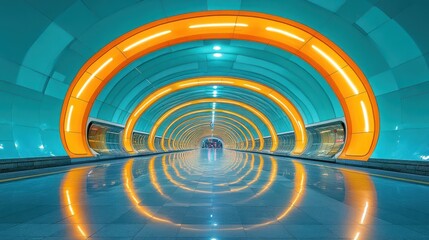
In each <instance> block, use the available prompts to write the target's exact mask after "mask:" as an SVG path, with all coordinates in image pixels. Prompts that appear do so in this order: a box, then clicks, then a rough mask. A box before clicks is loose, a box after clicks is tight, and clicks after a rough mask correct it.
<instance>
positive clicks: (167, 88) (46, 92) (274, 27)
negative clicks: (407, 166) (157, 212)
mask: <svg viewBox="0 0 429 240" xmlns="http://www.w3.org/2000/svg"><path fill="white" fill-rule="evenodd" d="M425 4H426V3H425V2H423V1H417V2H413V1H396V2H395V3H390V2H389V1H376V2H375V3H372V2H371V1H368V2H366V1H359V2H356V1H350V2H349V1H327V2H326V3H323V2H321V1H308V2H307V1H290V2H288V3H285V2H282V1H272V2H270V4H264V3H262V2H257V1H192V2H187V3H183V2H180V3H179V2H176V1H120V2H116V1H114V2H112V3H109V4H102V3H101V2H97V1H83V2H81V1H76V2H75V1H59V2H52V3H49V4H48V3H43V4H39V3H36V2H32V1H16V2H10V1H7V2H3V3H2V11H3V12H2V22H3V23H4V24H3V26H2V30H3V32H5V33H7V34H5V35H4V36H3V37H2V40H1V41H2V44H1V48H2V49H1V53H2V55H1V68H2V73H3V74H2V79H1V84H2V87H1V92H2V94H1V97H2V102H3V104H2V109H3V110H2V111H1V113H2V115H3V117H2V123H1V124H2V125H1V129H2V134H1V136H2V139H1V142H0V146H1V149H0V157H1V158H2V159H20V158H41V157H42V158H45V157H47V158H49V157H53V156H56V157H58V156H60V157H61V156H69V157H71V158H81V157H91V156H96V155H97V154H111V153H112V154H113V153H114V154H127V153H136V152H148V151H150V152H159V151H169V150H176V148H175V147H172V146H171V145H172V144H171V142H174V141H178V139H181V140H180V141H182V143H178V142H177V143H176V144H173V145H174V146H176V145H177V146H178V147H177V149H180V148H183V149H189V148H194V147H195V146H197V145H199V143H198V144H197V142H198V141H199V139H201V138H203V137H205V136H206V135H207V134H209V135H210V134H211V133H210V131H206V130H211V129H210V122H211V120H210V118H211V116H212V113H211V112H210V111H207V112H204V111H201V110H208V109H212V110H213V111H212V112H215V115H216V117H215V123H214V129H213V131H214V132H216V130H217V127H219V129H218V131H217V132H216V134H217V135H219V137H221V138H223V139H225V142H226V143H227V144H226V146H225V147H228V148H231V149H234V148H237V149H241V150H252V151H266V152H271V153H284V154H287V155H292V156H307V157H328V158H331V157H334V158H339V159H348V160H363V161H367V160H368V159H386V160H413V161H424V160H426V159H427V156H428V155H429V153H428V151H429V150H428V145H427V141H425V140H424V139H426V137H427V131H428V130H427V124H426V123H427V119H426V117H425V115H427V114H426V112H427V106H428V105H427V104H422V103H423V102H425V100H426V97H427V88H428V87H427V86H426V82H427V80H428V78H427V76H428V69H427V64H426V59H425V56H426V55H425V54H426V52H427V45H428V44H427V42H428V41H427V34H426V33H425V31H421V30H420V28H419V27H418V24H415V23H416V22H421V21H423V20H424V19H425V18H426V16H425V14H424V11H423V10H422V9H426V7H427V6H425ZM30 23H31V24H30ZM214 88H216V89H214ZM214 93H216V94H214ZM201 99H205V100H204V101H202V100H201ZM221 99H225V100H230V101H235V103H236V104H232V102H227V101H225V102H218V101H221ZM196 100H199V102H198V101H196ZM213 103H216V107H214V105H213ZM181 104H184V106H185V105H186V106H185V107H183V108H181V109H177V111H174V112H172V113H171V114H170V115H169V116H166V117H165V119H161V117H162V116H164V115H163V114H165V113H166V112H168V111H169V110H171V109H172V108H173V107H176V106H179V105H181ZM244 104H248V105H252V106H253V107H254V108H256V109H257V110H259V112H258V113H256V112H253V111H252V110H251V109H250V108H246V107H244ZM221 110H222V111H221ZM226 111H228V112H226ZM190 112H194V114H193V115H188V116H187V117H184V118H181V119H180V120H178V121H176V122H175V123H174V124H172V126H171V127H170V128H168V129H167V127H168V126H169V125H170V124H171V123H172V122H173V121H174V120H175V119H177V117H178V116H181V115H183V114H185V113H190ZM231 113H234V114H239V115H231ZM197 116H201V118H195V117H197ZM203 116H206V118H204V117H203ZM218 116H219V117H221V116H224V117H229V118H223V120H224V121H225V122H224V124H225V125H227V126H228V127H229V128H226V129H229V130H221V129H220V127H221V126H222V125H220V124H216V122H217V120H218ZM242 117H244V118H245V119H248V120H249V121H245V120H244V118H242ZM190 118H193V120H189V119H190ZM220 119H221V118H219V120H220ZM232 119H235V120H237V121H239V122H240V124H238V123H237V122H235V121H233V120H232ZM185 121H192V124H193V125H198V124H202V123H206V125H205V126H206V127H201V128H195V130H194V131H191V132H186V133H185V132H184V131H181V132H180V133H178V135H177V136H176V134H173V135H171V134H170V133H171V132H172V131H173V129H174V128H175V127H176V126H178V125H180V124H181V123H182V122H185ZM190 123H191V122H190ZM219 123H221V122H219ZM93 124H95V125H96V124H101V125H102V127H101V128H96V127H95V126H94V129H97V130H93V131H91V130H89V129H90V127H91V126H92V125H93ZM330 124H331V125H332V126H329V125H330ZM252 125H255V126H256V127H255V126H252ZM181 126H185V127H186V125H181ZM319 126H320V127H319ZM324 127H328V130H326V129H325V128H324ZM179 128H180V127H179ZM231 128H233V129H235V130H232V129H231ZM246 128H247V129H246ZM112 129H116V130H112ZM121 129H123V130H121ZM124 130H125V131H124ZM164 131H167V132H164ZM234 131H235V132H234ZM337 131H341V132H342V134H336V133H337ZM177 132H179V131H177ZM249 132H250V133H249ZM92 134H94V135H92ZM181 134H188V135H187V136H186V135H184V136H181ZM170 135H171V139H168V138H170ZM227 135H228V137H227ZM334 135H335V136H334ZM227 139H228V140H227ZM251 139H253V141H252V140H251ZM165 141H167V142H169V143H170V145H169V146H168V147H166V146H165V144H162V143H164V142H165ZM316 145H317V147H316ZM336 145H339V146H336ZM179 146H180V147H179ZM246 146H247V147H246ZM331 150H332V151H331Z"/></svg>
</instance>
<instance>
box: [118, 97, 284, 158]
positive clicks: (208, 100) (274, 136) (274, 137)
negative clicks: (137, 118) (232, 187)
mask: <svg viewBox="0 0 429 240" xmlns="http://www.w3.org/2000/svg"><path fill="white" fill-rule="evenodd" d="M200 103H226V104H232V105H236V106H239V107H242V108H244V109H246V110H248V111H250V112H252V113H253V114H255V115H256V116H258V118H259V119H261V121H262V122H263V123H264V124H265V125H266V126H267V127H268V131H269V132H270V136H271V141H272V145H271V149H270V150H271V151H272V152H275V151H276V149H277V146H278V137H277V133H276V130H275V128H274V126H273V124H272V123H271V121H270V120H269V119H268V117H267V116H265V115H264V114H263V113H262V112H261V111H259V110H258V109H256V108H254V107H252V106H250V105H248V104H245V103H243V102H239V101H236V100H231V99H225V98H202V99H197V100H192V101H189V102H185V103H182V104H180V105H177V106H175V107H173V108H170V109H169V110H168V111H167V112H165V113H164V114H163V115H162V116H161V117H160V118H158V120H157V121H156V122H155V124H154V125H153V127H152V129H151V131H150V133H149V137H148V140H147V141H148V148H149V150H151V151H154V150H155V147H154V140H155V134H156V132H157V130H158V128H159V126H160V125H161V123H162V122H163V121H164V120H165V119H167V118H168V117H169V116H170V115H171V114H172V113H174V112H175V111H177V110H179V109H182V108H184V107H187V106H191V105H195V104H200ZM125 131H126V130H124V132H125ZM124 147H125V150H126V151H128V152H129V153H133V152H134V151H135V150H134V149H133V146H132V145H124ZM127 147H128V148H127Z"/></svg>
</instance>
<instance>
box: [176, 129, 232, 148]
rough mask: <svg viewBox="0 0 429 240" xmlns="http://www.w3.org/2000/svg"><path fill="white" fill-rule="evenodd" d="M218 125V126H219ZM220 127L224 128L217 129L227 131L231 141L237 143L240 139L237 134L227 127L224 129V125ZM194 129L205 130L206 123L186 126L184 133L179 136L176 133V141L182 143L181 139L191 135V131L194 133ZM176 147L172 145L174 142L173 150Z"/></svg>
mask: <svg viewBox="0 0 429 240" xmlns="http://www.w3.org/2000/svg"><path fill="white" fill-rule="evenodd" d="M219 125H220V124H219ZM221 126H224V127H222V128H219V129H221V130H225V129H227V130H228V131H229V133H230V135H231V136H232V137H233V139H234V141H238V139H240V136H239V134H238V133H237V132H235V131H234V130H232V129H231V128H228V127H226V126H225V125H223V124H222V125H221ZM196 127H203V128H204V127H205V128H207V123H201V124H193V123H190V124H188V125H187V126H186V127H185V131H184V132H183V133H182V134H180V133H178V134H179V137H178V139H177V141H178V142H183V138H184V137H185V136H186V135H187V134H188V133H191V132H193V131H195V129H194V128H196ZM186 128H188V129H186ZM177 147H178V146H176V144H174V142H173V148H177Z"/></svg>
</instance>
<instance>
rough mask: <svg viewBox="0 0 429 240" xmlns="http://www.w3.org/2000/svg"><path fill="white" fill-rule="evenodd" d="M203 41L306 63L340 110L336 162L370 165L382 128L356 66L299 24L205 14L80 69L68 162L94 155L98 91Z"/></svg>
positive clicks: (138, 37) (68, 116) (70, 104)
mask: <svg viewBox="0 0 429 240" xmlns="http://www.w3.org/2000/svg"><path fill="white" fill-rule="evenodd" d="M207 24H211V25H207ZM213 24H220V25H218V27H213V26H214V25H213ZM225 24H227V25H225ZM206 39H239V40H249V41H256V42H261V43H266V44H269V45H272V46H276V47H279V48H281V49H284V50H286V51H288V52H291V53H293V54H295V55H297V56H298V57H300V58H302V59H303V60H305V61H307V62H308V63H309V64H310V65H311V66H312V67H314V68H315V69H316V70H317V71H318V72H319V73H320V74H321V75H322V76H323V77H324V78H325V79H326V80H327V82H328V84H329V85H330V86H331V87H332V89H333V90H334V92H335V94H336V95H337V97H338V99H339V102H340V104H341V106H342V108H343V112H344V115H345V120H346V125H347V130H348V134H347V136H346V141H345V145H344V147H343V151H342V153H341V155H340V158H348V159H356V160H368V158H369V157H370V156H371V154H372V152H373V151H374V149H375V146H376V143H377V140H378V135H379V128H380V127H379V113H378V107H377V103H376V99H375V96H374V94H373V92H372V89H371V86H370V84H369V83H368V81H367V79H366V77H365V75H364V74H363V73H362V71H361V70H360V69H359V67H358V66H357V65H356V64H355V63H354V61H353V60H352V59H351V58H350V57H349V56H348V55H347V54H346V53H345V52H343V51H342V50H341V49H340V48H339V47H338V46H337V45H335V44H334V43H333V42H331V41H330V40H329V39H328V38H326V37H324V36H323V35H322V34H320V33H318V32H317V31H315V30H313V29H311V28H309V27H307V26H305V25H303V24H300V23H297V22H295V21H291V20H288V19H285V18H281V17H276V16H273V15H269V14H263V13H256V12H248V11H204V12H196V13H188V14H183V15H178V16H173V17H168V18H165V19H162V20H158V21H155V22H152V23H149V24H146V25H144V26H141V27H139V28H136V29H135V30H133V31H130V32H128V33H126V34H124V35H122V36H121V37H119V38H117V39H115V40H114V41H112V42H111V43H110V44H108V45H106V46H105V47H104V48H103V49H101V50H100V51H99V52H98V53H96V54H95V55H94V56H93V57H92V58H91V59H89V60H88V61H87V63H85V65H84V66H83V67H82V68H81V69H80V71H79V73H78V74H77V76H76V77H75V79H74V80H73V82H72V83H71V85H70V88H69V90H68V91H67V94H66V97H65V98H64V104H63V108H62V113H61V119H60V134H61V139H62V141H63V145H64V148H65V150H66V151H67V153H68V154H69V156H70V157H85V156H92V155H93V154H92V153H91V151H90V149H89V146H88V144H87V136H86V126H87V121H88V117H89V113H90V110H91V108H92V106H93V104H94V101H95V99H96V98H97V96H98V94H99V93H100V91H101V90H102V89H103V87H104V86H105V85H106V84H107V83H108V82H109V81H110V79H111V78H112V77H113V76H114V75H116V74H117V73H118V72H119V71H120V70H121V69H123V68H124V67H125V66H127V65H128V64H129V63H131V62H133V61H134V60H136V59H138V58H140V57H142V56H144V55H145V54H148V53H151V52H154V51H156V50H159V49H161V48H163V47H167V46H172V45H174V44H178V43H183V42H189V41H193V40H206ZM143 43H144V44H143Z"/></svg>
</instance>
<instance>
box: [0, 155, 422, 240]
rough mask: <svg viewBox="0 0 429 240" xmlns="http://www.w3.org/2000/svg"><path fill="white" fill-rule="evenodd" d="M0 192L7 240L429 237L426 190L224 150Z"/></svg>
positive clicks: (103, 167) (78, 173) (35, 181)
mask: <svg viewBox="0 0 429 240" xmlns="http://www.w3.org/2000/svg"><path fill="white" fill-rule="evenodd" d="M368 171H370V170H368ZM387 173H388V172H387ZM0 194H1V195H0V239H353V240H358V239H389V240H390V239H428V237H427V236H429V205H428V204H427V199H428V197H429V187H428V186H425V185H418V184H413V183H409V182H404V181H395V180H391V179H387V178H381V177H373V176H371V175H370V174H368V173H367V172H366V171H365V170H351V169H348V168H346V167H344V166H340V165H332V164H331V165H329V164H323V163H320V164H319V163H317V164H315V162H311V161H302V160H293V159H289V158H282V157H274V156H267V155H258V154H250V153H242V152H235V151H228V150H220V149H217V150H216V149H204V150H201V151H192V152H180V153H173V154H165V155H156V156H152V157H144V158H136V159H128V160H116V161H110V162H105V163H103V164H99V165H97V166H93V167H86V168H76V169H70V170H69V171H67V172H66V173H61V174H54V175H50V176H44V177H38V178H31V179H26V180H21V181H13V182H7V183H3V184H0Z"/></svg>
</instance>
